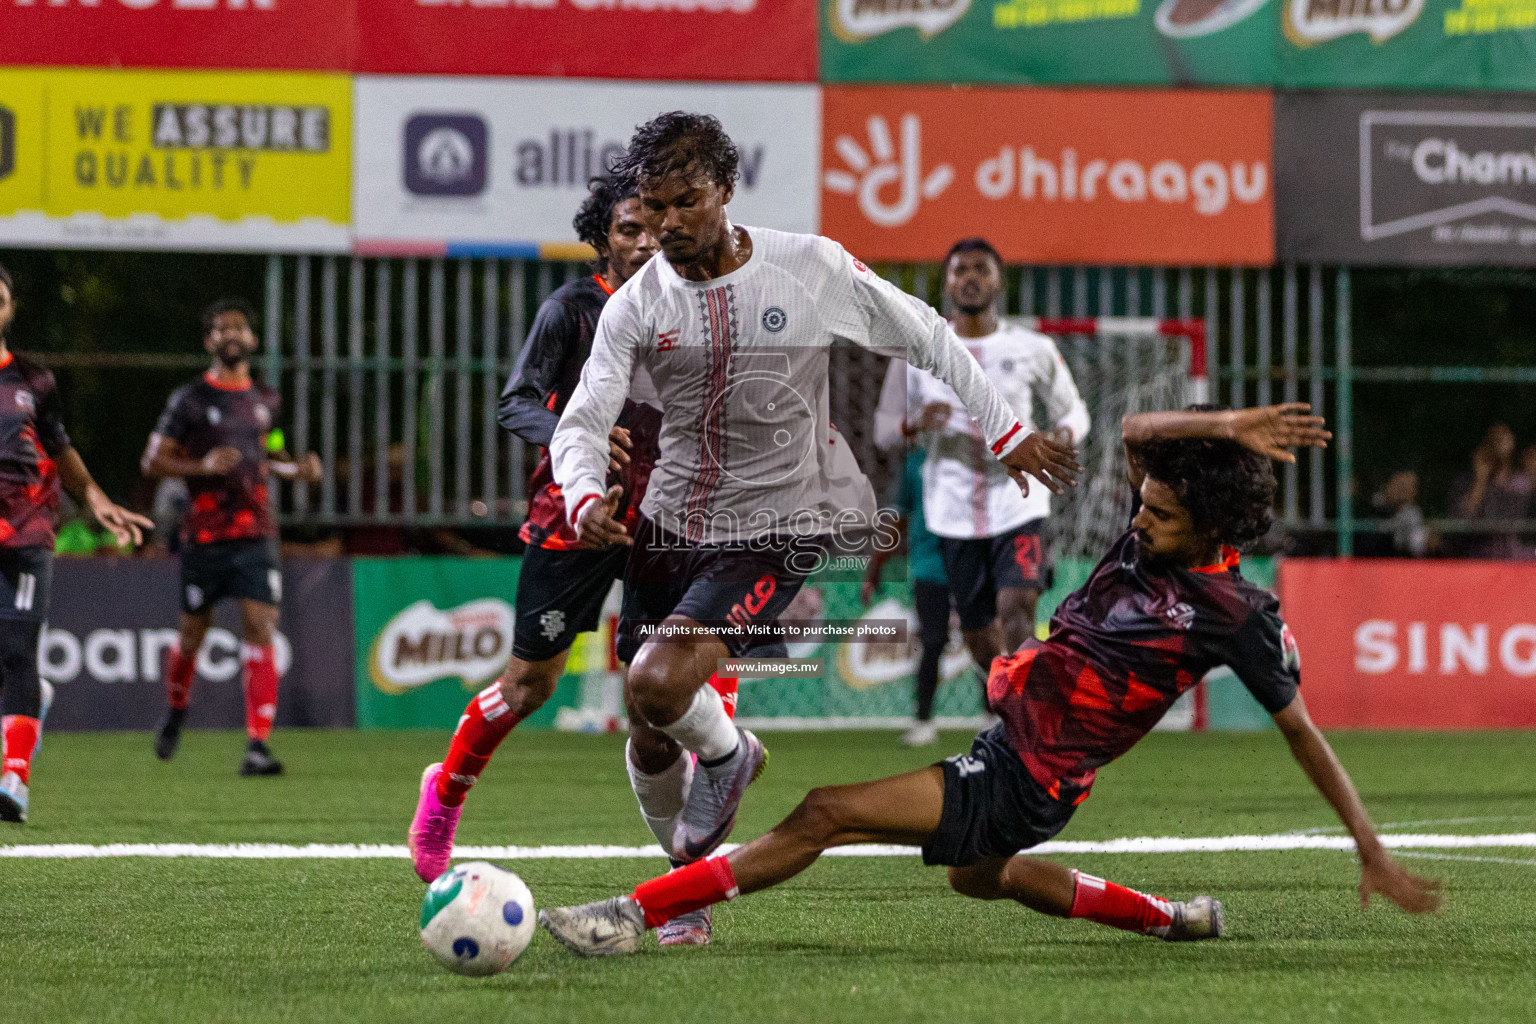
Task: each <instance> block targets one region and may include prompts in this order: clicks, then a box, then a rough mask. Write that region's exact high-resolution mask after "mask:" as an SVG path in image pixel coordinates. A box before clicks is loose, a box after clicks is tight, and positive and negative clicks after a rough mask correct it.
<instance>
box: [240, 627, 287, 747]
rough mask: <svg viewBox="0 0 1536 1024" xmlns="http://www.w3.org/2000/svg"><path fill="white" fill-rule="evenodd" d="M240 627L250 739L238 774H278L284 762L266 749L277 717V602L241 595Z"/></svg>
mask: <svg viewBox="0 0 1536 1024" xmlns="http://www.w3.org/2000/svg"><path fill="white" fill-rule="evenodd" d="M240 629H241V636H242V638H243V639H244V641H245V643H244V645H243V646H242V648H241V651H240V666H241V669H242V671H241V676H240V678H241V682H242V683H243V684H244V687H245V735H246V739H247V740H248V741H249V742H248V743H247V745H246V749H245V757H244V758H243V759H242V760H241V762H240V774H241V775H281V774H282V773H283V763H282V762H281V761H279V760H278V759H277V758H275V757H273V756H272V751H270V750H268V749H267V740H268V739H269V738H271V736H272V723H273V721H274V720H275V719H276V718H277V650H276V648H275V647H274V646H273V642H272V641H273V638H274V637H275V636H276V635H277V605H275V604H268V603H267V602H265V601H256V600H252V599H250V598H242V599H241V601H240Z"/></svg>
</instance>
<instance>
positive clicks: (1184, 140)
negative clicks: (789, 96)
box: [821, 86, 1274, 264]
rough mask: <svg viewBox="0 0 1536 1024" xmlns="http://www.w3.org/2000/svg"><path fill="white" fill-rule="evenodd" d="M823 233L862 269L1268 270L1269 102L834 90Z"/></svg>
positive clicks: (1250, 95) (1192, 95)
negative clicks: (962, 260) (1132, 266)
mask: <svg viewBox="0 0 1536 1024" xmlns="http://www.w3.org/2000/svg"><path fill="white" fill-rule="evenodd" d="M823 110H824V111H825V113H824V116H823V119H822V162H823V171H822V181H821V186H822V192H821V206H822V231H823V232H824V233H825V234H827V235H830V236H831V237H833V238H836V239H837V240H838V241H840V242H842V243H843V244H844V245H845V246H847V247H848V248H849V249H850V250H851V251H852V252H853V253H854V254H855V255H858V256H860V257H862V258H864V259H866V260H903V261H904V260H937V259H940V258H942V257H943V255H944V252H945V250H947V249H948V248H949V246H950V244H951V243H952V242H954V241H955V239H957V238H962V237H964V236H967V235H984V236H986V237H987V238H988V239H990V240H991V241H992V243H993V244H994V245H996V246H997V248H998V249H999V250H1000V251H1001V252H1002V254H1003V256H1004V257H1005V258H1006V259H1007V260H1009V261H1010V262H1019V263H1139V264H1190V263H1224V264H1237V263H1240V264H1268V263H1270V262H1272V260H1273V258H1274V202H1273V188H1272V184H1273V180H1272V174H1271V147H1270V123H1271V120H1272V104H1271V99H1270V96H1269V95H1268V94H1267V93H1257V92H1219V91H1202V92H1181V91H1171V90H1143V91H1137V92H1120V91H1109V90H1072V91H1067V90H1061V89H938V88H920V89H901V88H882V87H837V86H828V87H827V88H826V89H825V92H824V96H823Z"/></svg>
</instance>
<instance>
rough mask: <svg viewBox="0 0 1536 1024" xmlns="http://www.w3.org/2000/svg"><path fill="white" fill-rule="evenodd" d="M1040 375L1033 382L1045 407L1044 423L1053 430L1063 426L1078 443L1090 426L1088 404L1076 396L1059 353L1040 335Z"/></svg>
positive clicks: (1050, 342) (1075, 442)
mask: <svg viewBox="0 0 1536 1024" xmlns="http://www.w3.org/2000/svg"><path fill="white" fill-rule="evenodd" d="M1040 345H1041V348H1042V349H1043V351H1042V352H1041V360H1040V364H1041V372H1040V375H1039V377H1038V379H1037V381H1036V387H1037V388H1038V390H1039V393H1040V398H1041V404H1042V405H1044V407H1045V412H1046V417H1047V422H1049V423H1050V424H1051V426H1052V427H1053V428H1062V427H1065V428H1066V430H1067V431H1068V432H1069V433H1070V434H1071V435H1072V443H1073V444H1082V443H1083V439H1084V438H1086V437H1087V436H1088V427H1089V425H1090V423H1089V418H1088V405H1087V403H1086V402H1084V401H1083V396H1082V395H1080V394H1078V391H1077V381H1075V380H1073V379H1072V371H1071V370H1069V369H1067V361H1066V360H1065V359H1063V358H1061V350H1060V349H1058V348H1057V347H1056V343H1055V342H1054V341H1052V340H1051V339H1050V338H1048V337H1046V336H1044V335H1041V337H1040Z"/></svg>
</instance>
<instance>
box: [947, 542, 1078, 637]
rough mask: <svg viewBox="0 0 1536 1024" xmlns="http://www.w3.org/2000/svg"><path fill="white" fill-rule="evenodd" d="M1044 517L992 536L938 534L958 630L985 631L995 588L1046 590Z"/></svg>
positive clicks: (992, 612)
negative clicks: (973, 537)
mask: <svg viewBox="0 0 1536 1024" xmlns="http://www.w3.org/2000/svg"><path fill="white" fill-rule="evenodd" d="M1044 527H1045V520H1044V519H1032V520H1030V521H1029V522H1027V523H1025V524H1024V525H1023V526H1018V527H1015V528H1014V529H1012V530H1009V531H1008V532H1007V533H1002V534H998V535H997V536H996V537H979V538H975V539H972V540H960V539H956V538H953V537H940V538H939V554H940V556H942V557H943V559H944V573H945V575H947V576H948V577H949V592H950V594H951V595H953V597H954V599H955V610H956V611H958V612H959V613H960V628H961V629H964V630H972V629H985V628H986V627H987V626H988V625H990V624H991V622H992V620H993V619H995V618H997V592H998V591H999V590H1005V589H1007V588H1010V587H1019V588H1023V589H1025V590H1033V591H1036V592H1038V593H1044V592H1045V591H1047V590H1049V589H1051V583H1050V578H1051V566H1050V563H1049V562H1048V561H1047V559H1046V557H1045V543H1044V541H1043V539H1042V538H1041V536H1040V533H1041V530H1043V529H1044Z"/></svg>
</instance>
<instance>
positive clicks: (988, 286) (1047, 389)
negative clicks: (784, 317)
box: [881, 238, 1088, 680]
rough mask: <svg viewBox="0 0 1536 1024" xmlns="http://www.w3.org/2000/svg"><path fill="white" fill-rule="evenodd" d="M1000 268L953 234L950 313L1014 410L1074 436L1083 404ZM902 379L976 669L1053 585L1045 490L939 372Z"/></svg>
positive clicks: (909, 426) (1061, 435) (971, 241)
mask: <svg viewBox="0 0 1536 1024" xmlns="http://www.w3.org/2000/svg"><path fill="white" fill-rule="evenodd" d="M1002 271H1003V260H1002V257H1001V256H999V255H998V253H997V250H996V249H994V248H992V246H991V245H990V244H989V243H988V242H987V241H986V240H985V239H981V238H966V239H962V240H961V241H959V242H956V243H955V244H954V245H953V246H952V247H951V248H950V250H949V253H948V255H947V256H946V257H945V259H944V294H945V295H946V297H948V299H949V301H950V305H951V308H952V312H951V317H950V323H951V325H952V326H953V327H954V329H955V333H956V334H958V335H959V336H960V338H961V339H962V340H963V341H964V342H965V346H966V348H968V349H969V350H970V352H971V355H973V356H975V357H976V361H977V362H978V363H980V364H981V367H982V369H983V371H985V373H986V375H987V378H988V379H989V380H991V381H992V383H993V385H994V386H996V388H997V389H998V391H999V392H1001V393H1002V395H1003V398H1004V399H1005V400H1006V401H1007V402H1008V404H1009V406H1010V407H1011V408H1012V410H1013V412H1014V414H1015V415H1016V416H1018V418H1019V421H1020V422H1022V423H1025V424H1031V423H1040V424H1041V425H1042V426H1044V427H1045V429H1046V430H1048V431H1051V432H1052V433H1053V434H1054V435H1055V436H1056V437H1057V438H1058V439H1059V440H1061V441H1064V442H1067V443H1071V444H1080V443H1081V442H1082V440H1083V439H1084V438H1085V437H1087V436H1088V407H1087V406H1086V405H1085V404H1084V403H1083V400H1082V398H1081V396H1079V395H1078V392H1077V385H1076V383H1075V382H1074V381H1073V380H1072V373H1071V371H1070V370H1068V369H1067V364H1066V362H1065V361H1063V360H1062V358H1061V353H1060V352H1059V351H1057V349H1056V343H1055V342H1054V341H1052V340H1051V339H1050V338H1049V337H1047V336H1046V335H1044V334H1040V333H1037V332H1035V331H1030V330H1026V329H1025V328H1023V327H1019V326H1018V325H1016V324H1010V323H1007V322H1005V321H1003V320H1001V319H1000V318H999V316H998V313H997V305H998V298H999V296H1000V295H1001V294H1002V289H1003V273H1002ZM906 384H907V387H906V396H905V400H906V410H907V411H906V414H905V419H904V420H903V421H902V422H903V427H902V433H904V434H906V435H907V436H908V437H920V438H921V440H920V442H919V443H920V444H921V445H922V446H923V448H924V449H925V450H926V452H927V453H928V454H927V460H926V461H925V462H924V464H923V514H924V516H925V517H926V519H927V522H928V529H930V530H931V531H933V533H935V534H936V535H938V537H939V550H940V552H941V553H942V555H943V558H944V572H945V574H946V576H947V577H948V579H949V588H950V594H951V597H952V598H953V600H954V604H955V609H956V611H958V612H959V615H960V628H961V630H962V632H963V633H964V635H965V642H966V646H967V647H969V648H970V651H971V656H972V657H973V658H975V659H976V664H977V665H979V666H980V667H981V678H982V679H983V680H984V679H986V676H987V672H988V670H989V667H990V666H991V664H992V659H993V658H995V657H998V656H1005V655H1008V654H1011V653H1012V652H1013V651H1016V650H1018V647H1019V645H1020V644H1022V643H1023V642H1024V641H1025V640H1028V639H1030V638H1031V637H1033V636H1034V635H1035V604H1036V602H1037V601H1038V600H1039V598H1040V595H1041V593H1043V592H1044V591H1045V590H1046V589H1048V587H1049V576H1050V568H1049V559H1048V556H1047V552H1046V550H1045V546H1044V539H1043V537H1042V528H1043V527H1044V525H1045V520H1046V517H1047V516H1049V515H1050V512H1051V496H1050V494H1049V493H1048V492H1047V491H1046V490H1045V489H1044V488H1035V490H1034V491H1033V492H1031V493H1030V494H1028V495H1024V494H1021V493H1019V488H1018V487H1016V486H1014V484H1013V482H1012V481H1011V480H1010V479H1009V478H1008V474H1007V473H1006V472H1005V469H1004V467H1002V466H1000V465H998V463H997V460H995V459H993V458H992V457H991V455H990V453H989V452H987V450H986V443H985V441H984V439H983V438H982V435H981V433H980V429H979V427H978V426H977V424H976V423H975V421H974V420H972V419H971V417H970V416H969V415H968V414H967V413H966V411H965V410H964V409H963V408H961V406H960V401H959V399H958V397H957V396H956V395H955V392H954V390H953V389H952V388H950V387H949V386H948V385H947V384H945V383H943V382H942V381H939V380H937V379H935V378H934V377H933V375H932V374H929V373H925V372H924V371H922V370H919V369H917V368H916V367H913V366H909V367H908V368H907V379H906ZM890 397H891V396H890V395H889V394H882V395H881V398H882V401H886V402H889V399H890ZM882 418H888V417H882Z"/></svg>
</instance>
